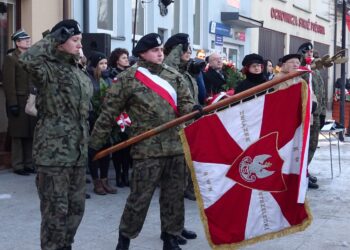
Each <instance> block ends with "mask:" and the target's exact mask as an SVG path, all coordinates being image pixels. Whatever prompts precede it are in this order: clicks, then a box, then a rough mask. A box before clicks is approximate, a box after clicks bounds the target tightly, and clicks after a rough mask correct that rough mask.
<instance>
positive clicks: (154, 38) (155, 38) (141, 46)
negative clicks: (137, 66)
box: [132, 33, 162, 57]
mask: <svg viewBox="0 0 350 250" xmlns="http://www.w3.org/2000/svg"><path fill="white" fill-rule="evenodd" d="M160 45H162V39H161V38H160V35H158V34H157V33H149V34H147V35H145V36H143V37H142V38H141V39H140V40H139V41H138V43H137V44H136V46H135V48H134V49H133V50H132V54H133V55H134V56H137V57H138V56H139V55H140V54H141V53H142V52H146V51H147V50H149V49H153V48H155V47H158V46H160Z"/></svg>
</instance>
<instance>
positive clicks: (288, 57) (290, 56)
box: [281, 54, 301, 63]
mask: <svg viewBox="0 0 350 250" xmlns="http://www.w3.org/2000/svg"><path fill="white" fill-rule="evenodd" d="M292 58H297V59H299V61H300V60H301V55H300V54H288V55H285V56H284V57H282V58H281V62H282V63H285V62H286V61H288V60H289V59H292Z"/></svg>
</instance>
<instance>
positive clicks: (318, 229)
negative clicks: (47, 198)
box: [0, 138, 350, 250]
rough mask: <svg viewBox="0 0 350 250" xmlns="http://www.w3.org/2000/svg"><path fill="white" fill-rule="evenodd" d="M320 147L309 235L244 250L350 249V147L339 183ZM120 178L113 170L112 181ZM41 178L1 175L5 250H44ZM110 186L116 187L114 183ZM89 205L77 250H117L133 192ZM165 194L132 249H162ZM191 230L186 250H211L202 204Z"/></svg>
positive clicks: (1, 247) (191, 213)
mask: <svg viewBox="0 0 350 250" xmlns="http://www.w3.org/2000/svg"><path fill="white" fill-rule="evenodd" d="M319 146H320V148H319V149H318V150H317V152H316V154H315V158H314V160H313V162H312V164H311V166H310V172H311V173H312V174H314V175H316V176H317V178H318V183H319V185H320V188H319V189H318V190H309V191H308V194H307V199H308V201H309V204H310V208H311V212H312V215H313V221H312V223H311V225H310V226H309V227H308V228H307V229H306V230H305V231H303V232H298V233H295V234H291V235H288V236H285V237H282V238H277V239H273V240H268V241H264V242H260V243H256V244H254V245H251V246H247V247H245V248H243V249H259V250H265V249H266V250H267V249H269V250H271V249H272V250H280V249H281V250H284V249H286V250H287V249H288V250H291V249H298V250H310V249H312V250H313V249H316V250H323V249H324V250H328V249H332V250H333V249H350V212H349V211H350V210H349V207H350V195H349V194H350V182H349V177H350V164H349V163H350V153H349V152H350V143H341V144H340V154H341V166H342V171H341V173H339V168H338V155H337V145H336V141H332V146H331V147H332V150H333V169H334V178H333V179H332V178H331V168H330V156H329V144H328V142H327V141H326V140H325V139H323V138H321V141H320V143H319ZM113 175H114V170H113V168H111V169H110V176H113ZM34 179H35V176H34V175H31V176H29V177H28V176H18V175H15V174H13V173H12V172H11V171H10V170H3V171H0V250H38V249H40V235H39V228H40V211H39V200H38V196H37V193H36V188H35V184H34ZM110 183H112V184H114V180H113V179H111V180H110ZM87 185H88V186H87V189H88V192H89V193H90V194H91V196H92V198H91V199H89V200H87V201H86V211H85V214H84V218H83V221H82V223H81V225H80V227H79V229H78V232H77V235H76V238H75V243H74V245H73V249H74V250H114V249H115V247H116V242H117V234H118V225H119V220H120V216H121V214H122V211H123V208H124V205H125V200H126V198H127V195H128V188H119V189H118V194H116V195H106V196H98V195H95V194H93V193H92V184H87ZM158 198H159V193H158V190H157V192H156V193H155V195H154V197H153V200H152V203H151V206H150V209H149V211H148V215H147V218H146V221H145V224H144V227H143V229H142V231H141V233H140V235H139V236H138V237H137V238H136V239H134V240H132V241H131V245H130V249H131V250H149V249H151V250H157V249H162V241H161V240H160V239H159V234H160V219H159V204H158ZM185 207H186V222H185V224H186V227H187V228H188V229H190V230H194V231H196V232H197V234H198V238H197V239H195V240H189V241H188V243H187V245H185V246H182V249H183V250H190V249H191V250H207V249H210V246H209V245H208V243H207V240H206V237H205V234H204V230H203V226H202V223H201V220H200V217H199V210H198V207H197V204H196V202H193V201H189V200H186V201H185Z"/></svg>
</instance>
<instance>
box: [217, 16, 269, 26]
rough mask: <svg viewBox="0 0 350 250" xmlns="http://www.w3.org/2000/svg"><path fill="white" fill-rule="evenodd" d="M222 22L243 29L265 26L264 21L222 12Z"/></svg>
mask: <svg viewBox="0 0 350 250" xmlns="http://www.w3.org/2000/svg"><path fill="white" fill-rule="evenodd" d="M221 21H222V22H224V23H227V24H230V25H232V26H238V27H243V28H258V27H263V25H264V21H258V20H255V19H253V18H250V17H245V16H242V15H240V14H239V12H221Z"/></svg>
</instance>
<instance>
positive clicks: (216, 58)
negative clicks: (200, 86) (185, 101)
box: [203, 53, 226, 96]
mask: <svg viewBox="0 0 350 250" xmlns="http://www.w3.org/2000/svg"><path fill="white" fill-rule="evenodd" d="M208 64H209V67H208V71H207V72H204V74H203V78H204V84H205V89H206V91H207V96H213V95H215V94H217V93H220V92H221V91H225V89H224V88H223V85H224V84H226V80H225V77H224V74H223V72H222V66H223V62H222V58H221V56H220V55H219V54H218V53H213V54H211V55H210V56H209V58H208Z"/></svg>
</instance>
